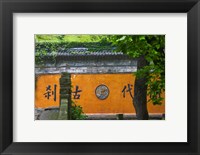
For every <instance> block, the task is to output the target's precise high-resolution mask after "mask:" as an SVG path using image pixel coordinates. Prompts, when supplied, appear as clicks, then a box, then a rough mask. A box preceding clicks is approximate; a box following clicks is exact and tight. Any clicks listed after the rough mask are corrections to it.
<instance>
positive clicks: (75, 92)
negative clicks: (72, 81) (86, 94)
mask: <svg viewBox="0 0 200 155" xmlns="http://www.w3.org/2000/svg"><path fill="white" fill-rule="evenodd" d="M80 92H82V90H79V86H76V89H75V91H74V92H72V93H73V94H74V95H73V96H74V99H80V96H81V95H80V94H79V93H80Z"/></svg>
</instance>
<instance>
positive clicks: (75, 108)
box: [70, 101, 87, 120]
mask: <svg viewBox="0 0 200 155" xmlns="http://www.w3.org/2000/svg"><path fill="white" fill-rule="evenodd" d="M71 104H72V105H71V108H70V111H71V112H70V113H71V116H70V117H71V120H84V119H86V118H87V115H85V114H84V112H83V108H82V107H81V106H80V105H77V104H76V103H75V102H73V101H71Z"/></svg>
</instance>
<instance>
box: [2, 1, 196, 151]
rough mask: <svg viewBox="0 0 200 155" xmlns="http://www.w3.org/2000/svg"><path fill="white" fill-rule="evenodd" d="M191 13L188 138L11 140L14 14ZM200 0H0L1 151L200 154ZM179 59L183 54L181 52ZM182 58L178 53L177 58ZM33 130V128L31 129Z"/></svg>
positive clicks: (189, 32) (188, 30)
mask: <svg viewBox="0 0 200 155" xmlns="http://www.w3.org/2000/svg"><path fill="white" fill-rule="evenodd" d="M48 12H51V13H66V12H79V13H82V12H89V13H90V12H91V13H95V12H96V13H97V12H108V13H110V12H112V13H128V12H134V13H187V15H188V16H187V21H188V23H187V26H188V29H187V34H188V39H187V42H188V49H187V50H188V51H187V54H188V64H187V69H188V73H187V79H188V83H187V88H188V101H187V103H188V120H187V121H188V142H187V143H166V142H165V143H121V142H118V143H55V142H51V143H41V142H40V143H32V142H29V143H16V142H13V128H12V127H13V59H14V58H13V13H48ZM199 27H200V2H199V0H0V152H1V154H49V153H51V154H89V153H90V154H103V155H105V154H135V155H137V154H138V155H139V154H140V155H143V154H144V155H145V154H163V155H164V154H182V155H186V154H187V155H188V154H191V155H192V154H195V155H196V154H200V105H199V98H200V97H199V96H200V95H199V96H198V93H199V89H200V82H199V80H198V78H200V71H198V70H199V69H200V63H199V62H200V54H199V48H200V44H199V41H200V39H199V37H200V29H199ZM180 58H181V56H180ZM177 59H179V58H177ZM30 134H31V133H30Z"/></svg>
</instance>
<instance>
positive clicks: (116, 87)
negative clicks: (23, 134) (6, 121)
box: [35, 73, 165, 114]
mask: <svg viewBox="0 0 200 155" xmlns="http://www.w3.org/2000/svg"><path fill="white" fill-rule="evenodd" d="M60 77H61V75H60V74H52V75H39V76H38V77H37V80H36V90H35V107H36V108H48V107H58V106H59V89H60V87H59V78H60ZM134 81H135V76H134V75H133V74H131V73H130V74H71V82H72V86H73V88H72V92H74V91H75V88H76V86H78V89H79V90H81V92H79V93H78V94H79V95H80V98H79V99H74V94H72V100H73V101H74V102H75V103H76V104H78V105H81V106H82V107H83V111H84V113H88V114H89V113H93V114H94V113H135V109H134V107H133V103H132V98H131V95H130V92H125V94H123V92H122V90H123V88H124V87H125V86H126V88H127V87H128V84H130V85H132V87H131V94H132V95H133V93H134ZM101 84H103V85H106V86H107V87H108V89H109V95H108V97H107V98H106V99H104V100H100V99H98V98H97V97H96V94H95V90H96V88H97V86H99V85H101ZM49 85H50V86H51V92H52V91H53V90H54V89H53V88H54V85H57V87H56V101H54V97H53V94H51V96H50V97H49V99H47V98H46V97H45V92H46V88H47V86H49ZM126 90H127V89H126ZM123 95H125V97H124V96H123ZM163 95H164V94H163ZM148 111H149V113H165V101H163V103H162V105H153V104H152V103H148Z"/></svg>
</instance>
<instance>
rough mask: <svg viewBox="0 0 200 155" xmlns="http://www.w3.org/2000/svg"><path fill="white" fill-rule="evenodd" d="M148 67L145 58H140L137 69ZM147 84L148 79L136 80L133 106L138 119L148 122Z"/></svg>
mask: <svg viewBox="0 0 200 155" xmlns="http://www.w3.org/2000/svg"><path fill="white" fill-rule="evenodd" d="M146 65H148V63H147V61H146V60H145V58H144V56H141V57H139V58H138V61H137V69H138V70H139V69H140V68H143V67H144V66H146ZM146 82H147V80H146V78H140V79H139V78H138V77H136V79H135V86H134V98H133V105H134V107H135V110H136V117H137V119H138V120H148V119H149V114H148V110H147V86H146V85H145V83H146Z"/></svg>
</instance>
